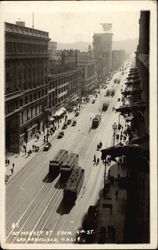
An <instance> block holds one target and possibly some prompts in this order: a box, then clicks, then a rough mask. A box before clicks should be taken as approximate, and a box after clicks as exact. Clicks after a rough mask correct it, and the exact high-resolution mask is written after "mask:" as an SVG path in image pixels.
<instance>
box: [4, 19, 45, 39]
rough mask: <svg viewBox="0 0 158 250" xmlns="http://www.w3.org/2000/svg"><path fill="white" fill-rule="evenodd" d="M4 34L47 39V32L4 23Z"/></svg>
mask: <svg viewBox="0 0 158 250" xmlns="http://www.w3.org/2000/svg"><path fill="white" fill-rule="evenodd" d="M5 32H8V33H14V34H19V35H25V36H32V37H39V38H45V39H49V36H48V35H49V33H48V32H45V31H41V30H37V29H33V28H28V27H25V26H21V25H17V24H13V23H7V22H5Z"/></svg>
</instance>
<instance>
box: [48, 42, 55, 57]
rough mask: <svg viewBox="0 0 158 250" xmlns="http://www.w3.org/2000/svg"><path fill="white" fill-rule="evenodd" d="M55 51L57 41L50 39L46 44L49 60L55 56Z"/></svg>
mask: <svg viewBox="0 0 158 250" xmlns="http://www.w3.org/2000/svg"><path fill="white" fill-rule="evenodd" d="M56 51H57V42H54V41H50V42H49V44H48V54H49V60H51V59H52V60H53V59H54V57H55V56H56Z"/></svg>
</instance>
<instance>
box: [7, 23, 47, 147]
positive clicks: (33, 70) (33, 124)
mask: <svg viewBox="0 0 158 250" xmlns="http://www.w3.org/2000/svg"><path fill="white" fill-rule="evenodd" d="M21 24H22V25H21ZM24 25H25V24H24V23H19V24H18V22H17V24H11V23H5V126H6V150H7V151H10V152H19V149H20V146H22V145H23V143H24V142H26V143H27V142H28V141H29V140H30V138H31V137H32V136H33V135H34V133H35V131H36V130H40V131H41V130H43V129H45V127H46V126H47V120H48V119H47V113H48V72H47V71H48V69H47V62H48V42H49V36H48V32H44V31H40V30H36V29H33V28H28V27H25V26H24Z"/></svg>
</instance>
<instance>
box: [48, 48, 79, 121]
mask: <svg viewBox="0 0 158 250" xmlns="http://www.w3.org/2000/svg"><path fill="white" fill-rule="evenodd" d="M57 52H58V51H57ZM78 53H79V52H78V51H77V50H72V49H70V50H63V51H60V60H59V59H58V58H57V57H56V58H55V57H54V60H49V114H50V115H51V116H52V115H53V114H54V113H55V112H56V111H57V110H58V109H61V108H63V107H66V106H68V105H70V104H71V103H73V102H75V101H77V100H79V99H80V96H81V86H80V82H81V73H82V69H81V68H79V67H78Z"/></svg>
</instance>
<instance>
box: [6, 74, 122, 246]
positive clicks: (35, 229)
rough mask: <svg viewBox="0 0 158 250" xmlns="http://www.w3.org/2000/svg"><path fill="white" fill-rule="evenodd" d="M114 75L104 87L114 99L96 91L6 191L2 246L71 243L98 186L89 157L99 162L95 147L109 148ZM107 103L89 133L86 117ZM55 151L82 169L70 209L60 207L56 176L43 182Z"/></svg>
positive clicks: (98, 174)
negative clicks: (76, 160)
mask: <svg viewBox="0 0 158 250" xmlns="http://www.w3.org/2000/svg"><path fill="white" fill-rule="evenodd" d="M120 76H121V72H120V71H119V72H117V73H116V74H115V75H114V76H113V79H112V80H111V81H110V84H109V85H108V88H115V89H116V93H115V96H114V97H105V96H104V95H105V93H106V90H107V89H106V90H105V89H101V95H99V96H98V98H97V100H96V102H95V104H92V102H91V101H90V102H89V103H88V104H86V105H85V106H84V107H82V108H81V111H80V115H79V117H77V118H76V120H77V125H76V126H75V127H72V126H71V125H69V126H68V127H67V129H66V130H65V135H64V137H63V138H62V139H57V138H54V139H53V140H52V147H51V149H50V150H49V151H48V152H43V151H41V152H40V153H39V154H37V156H36V157H35V158H33V159H32V160H31V161H30V162H29V164H27V166H26V167H25V168H24V169H22V170H21V171H20V172H19V174H18V175H17V176H16V177H15V178H14V179H13V181H12V182H11V183H9V184H8V185H7V186H6V243H23V244H26V243H34V244H37V243H70V242H71V241H73V242H74V241H75V237H76V230H77V229H78V228H79V227H80V226H81V224H82V218H83V216H84V214H85V213H86V212H87V210H88V207H89V205H93V204H95V203H96V202H97V200H98V198H99V192H100V189H101V188H102V186H103V176H104V165H103V164H102V162H101V161H100V164H99V165H97V166H95V165H93V156H94V154H96V155H97V156H98V157H100V152H99V151H96V145H97V144H98V143H99V142H100V141H102V142H103V148H104V147H107V146H111V145H112V142H113V139H112V135H113V130H112V124H113V123H114V122H118V114H117V113H115V112H112V108H113V107H116V106H118V102H117V99H118V98H119V97H121V93H120V90H121V87H122V82H123V78H122V81H121V83H120V84H119V85H118V84H114V83H113V80H114V79H115V78H118V77H120ZM124 78H125V75H124ZM92 99H93V98H92ZM92 99H91V100H92ZM107 100H108V101H109V108H108V110H107V111H106V112H105V113H102V121H101V123H100V125H99V127H98V128H97V129H95V130H94V129H93V130H92V129H91V130H90V131H89V129H90V127H91V122H92V121H91V120H90V117H94V116H95V115H96V114H98V113H99V109H101V107H102V103H103V102H104V101H107ZM59 149H66V150H68V151H69V152H75V153H78V154H79V165H80V166H81V167H82V168H84V169H85V179H84V183H83V186H82V189H81V191H80V193H79V196H78V198H77V200H76V203H75V205H74V206H73V207H71V208H70V209H65V208H64V206H63V203H62V199H63V189H62V188H61V186H60V181H59V177H60V176H58V177H57V178H56V179H54V180H53V181H52V182H47V174H48V166H49V161H50V160H51V159H52V158H53V156H54V155H55V154H56V153H57V152H58V150H59ZM30 232H31V234H30V238H29V236H28V234H29V233H30ZM39 234H40V235H39ZM35 238H36V242H35ZM46 239H47V242H45V240H46Z"/></svg>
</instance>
